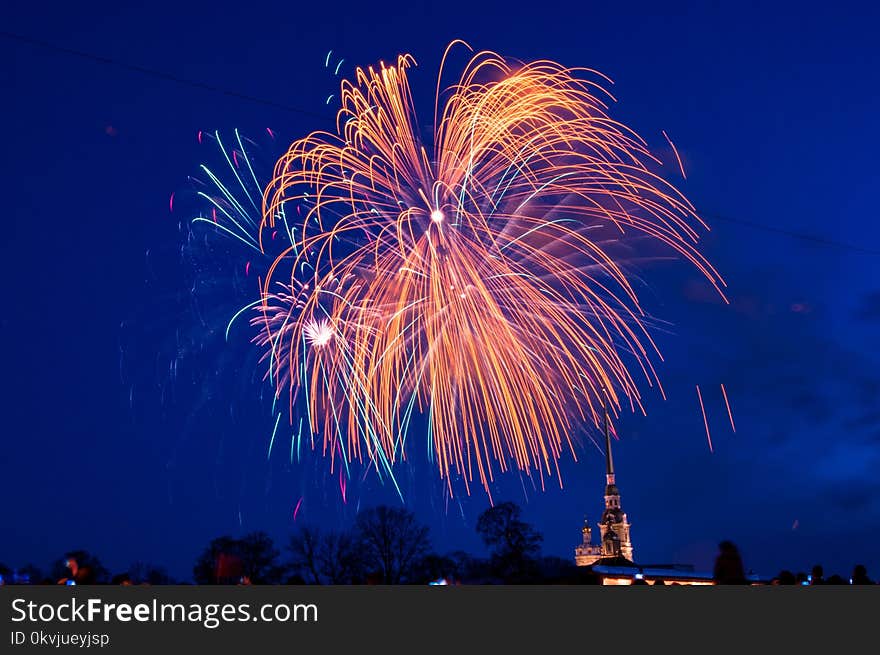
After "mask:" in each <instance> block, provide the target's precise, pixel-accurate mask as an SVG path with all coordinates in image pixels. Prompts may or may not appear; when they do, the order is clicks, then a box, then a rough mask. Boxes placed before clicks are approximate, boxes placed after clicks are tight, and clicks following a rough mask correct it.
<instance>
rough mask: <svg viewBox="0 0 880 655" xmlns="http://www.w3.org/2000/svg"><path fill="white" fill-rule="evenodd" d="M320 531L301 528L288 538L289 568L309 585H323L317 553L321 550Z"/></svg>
mask: <svg viewBox="0 0 880 655" xmlns="http://www.w3.org/2000/svg"><path fill="white" fill-rule="evenodd" d="M321 541H322V537H321V531H320V530H319V529H318V528H316V527H312V526H302V527H300V529H299V532H297V533H296V534H295V535H293V536H292V537H291V538H290V544H289V545H288V546H287V549H288V550H289V551H290V553H291V561H290V568H291V569H292V570H293V572H294V574H296V575H299V576H302V577H303V579H304V580H305V581H307V582H310V583H311V584H323V583H324V581H323V578H322V575H321V565H320V563H319V558H320V555H319V551H320V550H321V548H322V544H321Z"/></svg>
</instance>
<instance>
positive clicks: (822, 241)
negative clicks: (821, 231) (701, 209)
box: [700, 213, 880, 255]
mask: <svg viewBox="0 0 880 655" xmlns="http://www.w3.org/2000/svg"><path fill="white" fill-rule="evenodd" d="M700 215H701V216H705V217H706V218H712V219H715V220H717V221H724V222H725V223H736V224H738V225H745V226H746V227H751V228H755V229H757V230H764V231H765V232H775V233H776V234H782V235H784V236H788V237H792V238H795V239H801V240H802V241H811V242H813V243H817V244H819V245H822V246H831V247H833V248H842V249H844V250H855V251H858V252H863V253H866V254H868V255H880V250H876V249H873V248H864V247H862V246H857V245H855V244H852V243H846V242H843V241H835V240H833V239H828V238H826V237H822V236H818V235H815V234H807V233H806V232H797V231H795V230H786V229H784V228H781V227H773V226H772V225H765V224H764V223H758V222H756V221H749V220H745V219H742V218H732V217H730V216H722V215H720V214H714V213H701V214H700Z"/></svg>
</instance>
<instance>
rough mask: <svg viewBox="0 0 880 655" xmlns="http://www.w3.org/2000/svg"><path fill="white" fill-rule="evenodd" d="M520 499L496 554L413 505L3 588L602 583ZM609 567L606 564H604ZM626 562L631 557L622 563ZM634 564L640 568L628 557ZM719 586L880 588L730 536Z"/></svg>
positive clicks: (82, 565)
mask: <svg viewBox="0 0 880 655" xmlns="http://www.w3.org/2000/svg"><path fill="white" fill-rule="evenodd" d="M521 513H522V512H521V509H520V507H519V506H517V505H516V504H514V503H510V502H505V503H499V504H496V505H495V506H493V507H491V508H489V509H487V510H486V511H485V512H483V513H482V514H481V515H480V517H479V518H478V520H477V524H476V528H477V532H478V534H479V535H480V537H481V539H482V541H483V543H484V544H485V545H486V547H487V550H488V557H474V556H472V555H469V554H468V553H465V552H463V551H454V552H451V553H446V554H441V553H437V552H434V551H433V549H432V547H431V542H430V539H429V534H428V528H427V527H426V526H424V525H421V524H420V523H419V522H418V520H417V519H416V517H415V515H414V514H413V513H412V512H409V511H407V510H405V509H402V508H393V507H387V506H379V507H374V508H371V509H367V510H364V511H362V512H360V513H359V515H358V518H357V521H356V522H355V525H354V526H353V528H352V529H351V530H350V531H348V532H326V531H321V530H320V529H318V528H317V527H315V526H301V527H300V528H299V529H298V530H297V532H296V533H295V534H293V535H292V536H291V537H290V540H289V542H288V544H287V547H286V548H285V552H284V553H283V554H282V552H281V551H280V550H279V549H278V548H276V546H275V544H274V543H273V541H272V539H271V538H270V537H269V536H268V535H267V534H266V533H264V532H252V533H250V534H247V535H244V536H243V537H240V538H234V537H231V536H221V537H217V538H215V539H213V540H212V541H211V542H210V543H209V544H208V545H207V546H206V547H205V549H204V550H203V551H202V552H201V553H200V554H199V556H198V557H197V558H196V561H195V564H194V566H193V576H192V580H191V581H184V580H175V579H174V578H172V576H170V575H168V573H167V572H166V571H165V569H163V568H162V567H159V566H155V565H152V564H149V563H145V562H135V563H134V564H132V565H131V567H129V569H128V570H127V571H124V572H119V573H116V574H111V573H110V572H109V571H108V570H107V569H106V568H105V567H104V566H103V565H102V563H101V562H100V560H99V559H98V558H97V557H95V556H94V555H93V554H91V553H89V552H87V551H84V550H77V551H70V552H68V553H66V554H65V556H64V557H62V558H60V559H59V560H57V561H55V562H54V563H53V564H52V565H51V566H50V567H49V569H48V572H47V573H46V574H43V573H42V572H41V571H40V569H38V568H37V567H35V566H33V565H31V564H28V565H26V566H23V567H20V568H18V569H12V568H10V567H7V566H5V565H3V564H0V585H3V584H44V585H45V584H52V585H55V584H60V585H94V584H112V585H120V586H128V585H168V584H192V583H195V584H199V585H206V584H235V585H265V584H432V585H437V584H440V585H447V584H602V577H601V575H600V574H599V573H597V572H596V571H594V570H593V569H592V567H579V566H576V565H575V564H574V562H573V561H571V560H568V559H563V558H560V557H554V556H546V555H542V554H541V543H542V541H543V537H542V535H541V534H540V533H539V532H538V531H537V530H536V529H535V528H534V527H533V526H531V525H530V524H528V523H526V522H525V521H523V520H522V516H521ZM598 564H603V562H601V561H600V562H598ZM615 564H621V562H615ZM622 564H623V565H624V566H627V565H629V566H630V567H632V570H633V571H638V570H639V568H638V566H637V565H635V564H633V563H631V562H623V563H622ZM708 581H710V582H713V583H714V584H716V585H749V584H752V585H753V584H770V585H801V586H816V585H871V584H875V582H874V581H873V580H872V579H871V578H870V577H869V575H868V571H867V569H866V567H865V566H864V565H863V564H857V565H855V566H854V568H853V570H852V573H851V574H850V576H849V577H847V578H844V577H843V576H841V575H839V574H836V573H835V574H832V575H830V576H827V577H826V575H825V571H824V568H823V567H822V566H821V565H820V564H816V565H815V566H813V568H812V570H811V571H810V573H809V574H807V573H804V572H797V573H794V572H792V571H789V570H782V571H780V572H779V573H778V574H777V575H776V576H774V577H772V578H760V577H758V576H755V575H754V574H753V573H752V572H751V571H749V572H748V573H747V572H746V567H745V565H744V563H743V558H742V556H741V555H740V552H739V549H738V548H737V547H736V545H735V544H734V543H733V542H732V541H729V540H724V541H722V542H721V543H720V544H719V545H718V554H717V556H716V559H715V565H714V568H713V571H712V574H711V580H708ZM631 584H633V585H652V586H658V585H660V586H666V585H670V586H675V585H678V584H680V583H679V582H676V581H672V580H670V581H666V580H664V579H662V576H653V579H652V581H651V582H649V581H647V580H645V579H644V576H643V575H642V574H640V573H633V575H632V580H631Z"/></svg>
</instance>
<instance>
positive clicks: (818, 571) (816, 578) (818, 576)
mask: <svg viewBox="0 0 880 655" xmlns="http://www.w3.org/2000/svg"><path fill="white" fill-rule="evenodd" d="M810 578H811V579H810V584H825V570H824V569H823V568H822V565H821V564H816V566H814V567H813V570H812V572H811V573H810Z"/></svg>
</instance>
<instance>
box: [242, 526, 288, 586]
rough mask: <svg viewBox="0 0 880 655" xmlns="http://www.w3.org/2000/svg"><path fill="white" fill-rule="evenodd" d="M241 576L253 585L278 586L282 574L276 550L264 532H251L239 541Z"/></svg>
mask: <svg viewBox="0 0 880 655" xmlns="http://www.w3.org/2000/svg"><path fill="white" fill-rule="evenodd" d="M238 554H239V557H240V558H241V563H242V572H243V574H244V575H245V576H246V577H247V578H249V579H250V581H251V582H252V583H253V584H278V583H279V582H280V581H281V576H282V573H283V569H282V567H281V566H280V565H279V563H278V555H279V554H280V553H279V552H278V549H277V548H275V544H274V543H273V541H272V539H271V537H269V535H267V534H266V533H265V532H251V533H250V534H247V535H245V536H244V537H243V538H242V539H241V540H240V541H239V551H238Z"/></svg>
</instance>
